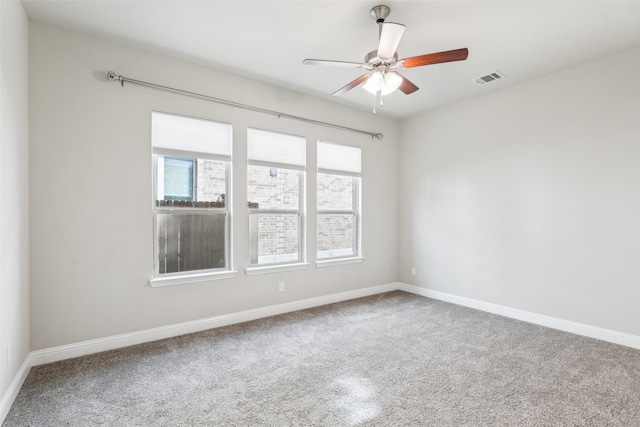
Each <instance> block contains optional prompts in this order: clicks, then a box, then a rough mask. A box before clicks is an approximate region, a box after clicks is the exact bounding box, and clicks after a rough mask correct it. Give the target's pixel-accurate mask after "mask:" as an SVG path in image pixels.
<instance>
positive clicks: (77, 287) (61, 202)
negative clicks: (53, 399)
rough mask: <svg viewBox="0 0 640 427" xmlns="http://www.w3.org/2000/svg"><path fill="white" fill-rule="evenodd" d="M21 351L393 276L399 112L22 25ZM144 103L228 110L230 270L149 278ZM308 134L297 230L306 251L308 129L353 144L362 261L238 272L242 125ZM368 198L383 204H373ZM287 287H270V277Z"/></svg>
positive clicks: (311, 226) (311, 200)
mask: <svg viewBox="0 0 640 427" xmlns="http://www.w3.org/2000/svg"><path fill="white" fill-rule="evenodd" d="M30 36H31V44H30V60H31V64H30V71H31V75H30V85H31V86H30V89H31V107H32V108H31V110H30V123H31V126H32V127H31V150H32V156H31V167H30V177H31V204H32V216H31V232H32V236H33V238H32V246H31V266H32V268H31V274H32V277H31V290H32V296H31V322H32V328H31V334H32V341H31V345H32V350H38V349H42V348H49V347H52V346H59V345H64V344H70V343H76V342H80V341H84V340H89V339H94V338H101V337H106V336H110V335H115V334H120V333H126V332H132V331H139V330H143V329H147V328H153V327H159V326H163V325H170V324H174V323H177V322H185V321H189V320H196V319H202V318H206V317H210V316H215V315H220V314H226V313H233V312H237V311H241V310H248V309H252V308H258V307H264V306H269V305H273V304H278V303H283V302H288V301H296V300H301V299H305V298H311V297H315V296H321V295H327V294H332V293H336V292H342V291H349V290H355V289H360V288H365V287H369V286H374V285H380V284H387V283H391V282H394V281H395V280H396V274H397V263H396V260H397V257H396V254H397V243H396V242H397V240H396V236H397V214H396V210H397V208H396V206H397V196H396V194H397V188H398V181H397V177H398V166H397V159H398V154H397V150H398V129H397V128H398V123H397V122H396V121H395V120H390V119H385V118H384V117H382V116H378V117H373V116H372V115H371V114H370V113H367V112H360V111H355V110H352V109H349V108H346V107H343V106H337V105H335V104H332V103H329V102H326V101H322V100H319V99H315V98H312V97H309V96H304V95H301V94H297V93H294V92H290V91H287V90H284V89H280V88H277V87H275V86H271V85H267V84H263V83H258V82H255V81H252V80H248V79H246V78H242V77H239V76H234V75H231V74H226V73H224V72H220V71H216V70H213V69H211V68H206V67H202V66H199V65H194V64H191V63H187V62H184V61H180V60H176V59H171V58H168V57H166V56H162V55H158V54H153V53H149V52H146V51H142V50H138V49H134V48H131V47H128V46H124V45H120V44H116V43H111V42H107V41H104V40H100V39H96V38H92V37H88V36H84V35H81V34H78V33H73V32H68V31H64V30H59V29H55V28H53V27H49V26H45V25H42V24H37V23H32V24H31V33H30ZM110 69H113V70H114V71H116V72H118V73H122V74H123V75H125V76H129V77H132V78H136V79H140V80H148V81H152V82H157V83H160V84H163V85H168V86H174V87H178V88H182V89H185V90H189V91H193V92H200V93H204V94H208V95H212V96H216V97H219V98H223V99H229V100H233V101H236V102H240V103H244V104H250V105H257V106H259V107H263V108H268V109H273V110H277V111H282V112H286V113H290V114H295V115H299V116H305V117H310V118H314V119H317V120H321V121H327V122H334V123H337V124H342V125H345V126H350V127H356V128H362V129H367V130H371V131H381V132H383V133H384V135H385V138H384V140H383V141H377V140H372V139H371V138H370V137H368V136H364V135H359V134H355V133H347V132H344V131H339V130H335V129H331V128H323V127H318V126H313V125H310V124H305V123H302V122H297V121H292V120H287V119H278V118H277V117H272V116H266V115H262V114H259V113H255V112H250V111H245V110H240V109H234V108H231V107H227V106H222V105H216V104H212V103H207V102H205V101H202V100H197V99H191V98H185V97H181V96H177V95H175V94H170V93H165V92H160V91H156V90H152V89H149V88H144V87H139V86H134V85H128V84H125V86H124V88H122V87H120V85H119V84H116V83H110V82H106V81H105V77H104V73H105V72H106V71H108V70H110ZM152 110H157V111H163V112H169V113H175V114H182V115H187V116H193V117H200V118H206V119H211V120H216V121H222V122H227V123H231V124H233V126H234V147H233V150H234V151H233V156H234V161H233V179H234V182H233V192H232V196H233V199H232V201H231V202H232V204H233V209H234V212H233V215H234V224H233V235H234V245H233V258H234V266H235V268H236V269H238V270H239V272H238V274H237V275H236V277H235V278H233V279H228V280H218V281H211V282H203V283H194V284H186V285H179V286H169V287H164V288H150V287H149V286H148V284H147V282H148V280H149V279H150V278H151V276H152V271H153V270H152V269H153V267H152V266H153V264H152V262H153V229H152V220H153V216H152V171H151V141H150V115H151V111H152ZM247 127H255V128H261V129H266V130H271V131H276V132H283V133H288V134H293V135H300V136H304V137H306V138H307V141H308V142H307V169H308V171H309V173H308V174H307V181H306V185H307V200H306V203H307V206H308V209H307V212H308V213H309V214H308V216H307V218H306V226H307V230H308V233H307V241H306V251H307V253H308V254H309V255H308V259H309V261H314V255H315V248H316V240H315V232H314V230H315V226H316V223H315V216H314V212H315V210H314V209H312V208H311V207H314V206H315V203H316V199H315V191H311V190H310V189H315V188H316V179H315V174H314V173H313V171H315V169H316V163H317V162H316V141H317V140H318V139H323V140H328V141H333V142H337V143H345V144H350V145H357V146H361V147H362V148H363V178H362V180H363V201H362V204H363V212H364V214H363V238H362V240H363V255H364V257H365V261H364V262H363V263H359V264H350V265H342V266H334V267H326V268H319V269H316V267H315V264H313V263H312V264H311V266H310V267H309V269H306V270H301V271H293V272H283V273H274V274H266V275H259V276H250V277H249V276H246V275H244V268H245V267H246V266H247V265H248V263H249V249H248V241H249V236H248V210H247V202H246V193H247V190H246V185H247V176H246V129H247ZM380 200H385V201H386V203H384V204H382V205H381V204H380V203H379V201H380ZM279 282H285V283H286V289H287V290H286V291H285V292H278V291H277V288H278V283H279Z"/></svg>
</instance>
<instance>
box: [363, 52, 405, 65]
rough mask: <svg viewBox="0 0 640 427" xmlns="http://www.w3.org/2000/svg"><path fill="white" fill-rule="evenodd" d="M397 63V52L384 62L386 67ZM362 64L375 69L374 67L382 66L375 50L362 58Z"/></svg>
mask: <svg viewBox="0 0 640 427" xmlns="http://www.w3.org/2000/svg"><path fill="white" fill-rule="evenodd" d="M397 62H398V52H395V53H394V54H393V58H390V59H388V60H386V61H385V63H386V64H388V65H394V64H396V63H397ZM364 63H365V64H367V65H368V68H375V67H376V66H378V65H381V64H382V59H381V58H380V57H379V56H378V51H377V50H372V51H371V52H369V53H367V55H366V56H365V57H364Z"/></svg>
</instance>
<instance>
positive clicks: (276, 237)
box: [249, 213, 300, 264]
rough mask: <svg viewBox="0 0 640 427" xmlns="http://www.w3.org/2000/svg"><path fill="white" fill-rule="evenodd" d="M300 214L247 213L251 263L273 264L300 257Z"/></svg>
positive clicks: (296, 259) (295, 259)
mask: <svg viewBox="0 0 640 427" xmlns="http://www.w3.org/2000/svg"><path fill="white" fill-rule="evenodd" d="M299 221H300V216H299V215H298V214H297V213H295V214H268V213H252V214H250V215H249V236H250V239H251V240H252V241H251V244H250V247H251V256H250V258H251V260H250V263H251V264H273V263H283V262H292V261H298V260H299V259H300V256H299V253H300V238H299V233H298V229H299V225H300V224H299Z"/></svg>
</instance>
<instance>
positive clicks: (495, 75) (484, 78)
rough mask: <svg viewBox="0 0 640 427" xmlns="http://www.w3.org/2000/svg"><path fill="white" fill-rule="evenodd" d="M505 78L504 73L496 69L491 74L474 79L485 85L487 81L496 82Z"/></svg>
mask: <svg viewBox="0 0 640 427" xmlns="http://www.w3.org/2000/svg"><path fill="white" fill-rule="evenodd" d="M503 78H504V75H503V74H500V73H499V72H497V71H494V72H493V73H491V74H487V75H486V76H482V77H478V78H477V79H474V80H475V82H476V83H478V84H479V85H484V84H487V83H491V82H495V81H496V80H500V79H503Z"/></svg>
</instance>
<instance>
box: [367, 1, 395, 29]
mask: <svg viewBox="0 0 640 427" xmlns="http://www.w3.org/2000/svg"><path fill="white" fill-rule="evenodd" d="M389 13H391V9H389V7H388V6H385V5H382V4H381V5H378V6H376V7H374V8H373V9H371V11H370V12H369V14H370V15H371V18H373V20H374V21H376V24H382V23H383V22H384V20H385V19H387V17H388V16H389Z"/></svg>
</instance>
